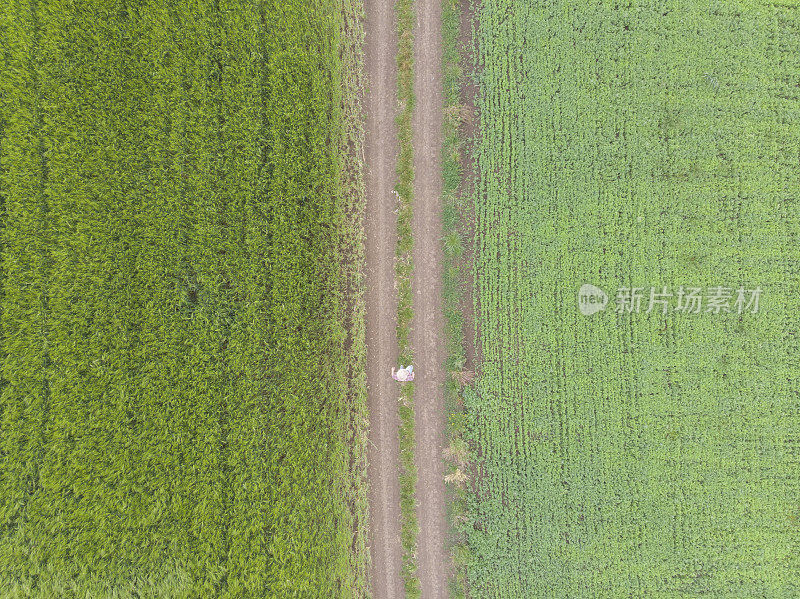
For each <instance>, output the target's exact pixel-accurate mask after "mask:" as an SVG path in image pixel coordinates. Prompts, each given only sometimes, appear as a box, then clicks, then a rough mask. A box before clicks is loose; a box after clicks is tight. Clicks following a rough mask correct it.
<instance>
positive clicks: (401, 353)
mask: <svg viewBox="0 0 800 599" xmlns="http://www.w3.org/2000/svg"><path fill="white" fill-rule="evenodd" d="M395 10H396V12H397V34H398V48H397V88H398V90H397V92H398V93H397V95H398V101H399V103H400V114H399V115H398V117H397V135H398V139H399V141H400V156H399V158H398V162H397V185H396V186H395V191H396V193H397V197H398V202H399V206H398V211H397V251H396V256H395V279H396V281H397V289H398V307H397V342H398V357H399V359H400V364H402V365H406V364H411V363H413V361H414V353H413V350H412V348H411V343H410V341H409V335H410V332H411V321H412V320H413V318H414V307H413V304H414V298H413V294H412V291H411V275H412V272H413V270H414V263H413V259H412V250H413V244H414V239H413V234H412V231H411V220H412V216H413V205H414V147H413V143H412V134H411V117H412V115H413V114H414V0H397V3H396V4H395ZM399 412H400V536H401V539H400V541H401V544H402V547H403V567H402V572H401V575H402V577H403V584H404V585H405V591H406V597H409V598H413V597H419V596H420V592H421V591H420V585H419V578H418V577H417V537H418V535H419V520H418V518H417V497H416V486H417V466H416V464H414V449H415V447H416V434H415V430H414V383H404V384H402V385H401V386H400V407H399Z"/></svg>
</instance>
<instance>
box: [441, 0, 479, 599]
mask: <svg viewBox="0 0 800 599" xmlns="http://www.w3.org/2000/svg"><path fill="white" fill-rule="evenodd" d="M460 28H461V7H460V4H459V0H447V1H446V2H444V4H443V5H442V37H443V39H442V41H443V65H442V68H443V73H444V98H445V106H444V114H445V120H444V123H443V137H444V145H443V148H442V152H443V154H442V171H443V175H444V176H443V183H444V185H443V190H442V195H443V199H442V206H443V213H442V233H443V244H442V246H443V249H444V262H443V265H442V266H443V268H442V272H443V277H444V280H443V282H442V283H443V284H442V296H443V300H444V310H445V314H444V315H445V323H446V325H445V334H446V342H447V359H446V361H445V370H446V371H447V381H446V382H445V388H444V401H445V406H446V409H447V413H448V422H447V431H446V432H447V441H448V445H447V448H446V449H445V459H446V462H447V470H448V471H447V475H446V476H445V482H446V484H447V487H448V503H449V505H448V518H449V524H450V528H451V531H458V532H456V533H455V534H453V535H452V538H451V539H449V542H450V551H451V554H452V556H453V565H454V567H455V576H454V577H453V578H452V579H451V583H450V586H451V588H450V596H451V597H452V598H454V599H457V598H460V597H464V596H465V595H466V576H467V571H466V565H467V562H466V554H467V553H466V552H467V550H468V548H467V543H466V540H467V539H466V535H465V534H464V533H463V531H459V528H460V524H461V523H463V522H465V518H466V513H467V508H468V504H467V502H468V498H469V486H468V485H469V483H470V470H471V466H470V458H469V448H468V446H467V443H466V440H465V435H466V433H467V430H466V418H465V414H464V409H463V408H464V402H463V398H462V390H463V388H464V386H466V385H469V384H470V383H471V382H472V378H473V376H474V373H473V372H471V371H469V370H468V369H467V356H466V350H465V347H464V317H463V314H462V311H461V303H462V302H463V301H464V297H463V296H464V294H463V292H462V287H463V285H464V282H465V274H466V272H467V268H468V264H467V263H465V260H466V256H465V253H464V240H465V238H467V237H468V231H467V230H466V227H465V222H466V220H467V219H468V218H469V214H468V206H467V205H466V204H467V202H468V201H469V200H470V198H469V197H468V196H467V195H466V191H465V189H463V188H462V160H463V153H464V151H465V142H464V140H462V139H461V131H460V127H461V126H462V125H463V124H464V122H465V121H466V120H467V119H469V118H470V114H469V107H468V106H466V105H464V104H462V103H461V88H462V85H463V84H464V70H463V67H462V63H463V62H464V60H465V58H464V57H462V56H461V53H460V49H459V46H458V35H459V30H460ZM466 241H467V242H469V240H468V239H467V240H466Z"/></svg>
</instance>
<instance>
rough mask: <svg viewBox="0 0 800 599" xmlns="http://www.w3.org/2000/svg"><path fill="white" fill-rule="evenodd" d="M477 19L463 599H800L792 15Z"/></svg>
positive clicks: (652, 7)
mask: <svg viewBox="0 0 800 599" xmlns="http://www.w3.org/2000/svg"><path fill="white" fill-rule="evenodd" d="M479 9H480V10H479V26H478V30H477V41H478V46H479V64H478V67H479V72H480V75H479V81H480V88H481V95H480V99H479V107H480V113H481V116H480V118H481V131H482V137H481V140H480V142H479V145H478V149H477V160H478V164H479V167H480V173H479V182H478V190H477V193H476V200H475V201H476V205H475V210H476V219H477V221H476V222H477V236H476V260H475V264H474V276H475V278H476V285H475V303H476V310H477V312H476V314H477V320H478V323H477V330H478V334H479V336H478V341H479V346H480V350H481V353H482V360H483V361H482V366H481V376H480V378H479V380H478V382H477V384H476V386H475V390H474V392H470V393H467V394H466V399H467V403H466V410H467V415H468V419H469V423H470V424H469V426H470V431H469V436H470V441H471V444H472V447H473V449H474V457H475V464H476V468H475V474H476V476H477V478H476V484H475V490H474V494H473V497H472V499H471V507H470V521H469V522H468V523H467V525H465V527H464V530H465V531H467V534H468V539H469V546H470V549H471V551H472V560H471V562H470V565H469V588H470V596H472V597H475V598H477V597H487V598H488V597H492V598H499V597H503V598H509V599H519V598H522V597H532V598H533V597H537V598H538V597H541V598H543V599H554V598H569V599H577V598H579V597H587V598H589V597H610V598H611V597H613V598H616V597H643V598H644V597H647V598H650V597H659V598H662V597H663V598H678V597H680V598H689V597H725V598H728V597H741V598H742V599H745V598H747V599H751V598H755V597H763V598H791V597H798V596H800V577H799V576H798V572H800V494H799V493H798V491H800V412H799V411H798V404H799V403H800V392H799V391H798V389H800V381H799V380H798V379H799V378H800V377H798V375H799V374H800V363H798V323H799V322H800V319H799V318H798V316H799V315H800V293H799V292H800V285H799V284H800V243H798V242H799V241H800V239H798V233H799V232H800V204H798V192H799V191H800V181H799V180H798V163H799V161H800V87H798V81H800V53H798V52H797V49H798V47H800V13H798V10H799V9H800V3H798V2H743V1H725V2H722V1H716V0H711V1H703V2H675V1H650V2H635V1H632V0H628V1H623V2H606V1H602V2H601V1H593V2H578V1H572V2H571V1H553V2H546V3H542V2H530V1H529V0H483V2H481V3H479ZM583 284H593V285H596V286H598V287H599V288H601V289H603V290H605V292H606V293H608V295H609V296H610V304H609V306H608V307H607V308H606V310H605V311H601V312H598V313H596V314H594V315H592V316H585V315H583V314H581V313H580V312H579V310H578V289H579V288H580V287H581V286H582V285H583ZM681 285H683V286H685V287H687V288H688V287H698V288H702V289H703V291H704V292H705V293H704V295H705V294H706V293H707V290H708V288H710V287H716V286H724V287H729V288H732V289H733V290H734V291H733V294H734V297H733V300H732V301H731V306H733V302H734V301H735V299H736V291H737V290H738V289H739V287H740V286H744V287H745V288H746V289H748V290H749V289H754V288H756V287H760V288H761V289H762V290H763V294H762V297H761V303H760V309H759V310H758V312H756V313H753V312H752V310H750V311H745V312H744V313H742V314H739V313H738V310H737V309H736V308H733V310H732V311H731V312H730V313H725V312H724V311H723V312H721V313H719V314H717V313H714V312H713V311H712V312H707V311H706V305H703V307H702V309H701V312H700V313H697V314H695V313H686V312H680V311H677V310H675V309H674V307H675V306H676V302H677V299H676V298H673V303H672V304H671V305H670V306H669V309H668V312H667V314H663V313H662V308H661V307H660V305H657V307H656V309H655V310H653V311H652V312H650V313H647V312H646V309H647V307H648V303H647V302H648V301H649V289H650V287H651V286H652V287H656V288H658V290H661V288H662V287H663V286H667V287H669V288H670V290H671V292H672V293H677V291H678V289H679V288H680V286H681ZM626 286H627V287H644V288H645V289H646V290H645V300H646V301H643V302H642V308H641V311H640V312H636V311H633V312H626V313H623V314H618V313H617V312H616V310H615V308H616V305H617V302H616V297H615V296H616V294H617V290H618V289H619V288H620V287H626Z"/></svg>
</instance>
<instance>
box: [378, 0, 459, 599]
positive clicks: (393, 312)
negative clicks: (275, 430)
mask: <svg viewBox="0 0 800 599" xmlns="http://www.w3.org/2000/svg"><path fill="white" fill-rule="evenodd" d="M440 2H441V0H417V1H416V8H415V10H416V16H417V21H416V26H415V28H414V35H415V42H414V43H415V49H414V60H415V78H414V92H415V94H416V102H417V103H416V108H415V111H414V116H413V122H412V129H413V143H414V156H415V157H414V169H415V181H414V218H413V222H412V228H413V235H414V252H413V259H414V275H413V276H414V279H413V294H414V320H413V323H412V331H411V344H412V348H413V352H414V356H415V359H414V372H415V374H416V377H415V381H414V386H415V390H414V403H415V407H416V434H417V446H416V464H417V468H418V476H419V479H418V484H417V500H418V516H419V525H420V534H419V545H418V552H417V555H418V575H419V578H420V583H421V587H422V597H423V598H424V599H428V598H431V599H434V598H435V599H439V598H444V597H447V595H448V589H447V579H448V575H449V570H450V568H449V560H448V554H447V552H446V549H445V534H446V530H447V523H446V512H445V488H444V478H443V477H444V466H443V464H442V447H443V442H444V426H445V409H444V400H443V390H444V380H445V373H444V368H443V362H444V355H445V354H444V351H445V350H444V347H445V344H444V318H443V309H442V293H441V291H442V289H441V280H442V277H441V275H442V250H441V236H442V234H441V216H440V214H441V190H442V173H441V159H440V154H441V147H442V118H443V114H442V110H443V92H442V75H441V67H442V47H441V4H440ZM365 10H366V23H365V28H366V47H365V63H366V70H367V79H368V82H369V84H368V85H369V89H368V93H367V95H366V102H365V108H366V144H365V158H366V191H367V209H366V222H365V226H366V238H367V245H366V258H367V272H366V282H367V293H366V303H367V330H366V333H367V388H368V399H369V410H370V447H369V472H368V476H369V483H370V492H369V503H370V552H371V555H372V566H371V571H370V580H371V586H372V593H373V597H374V599H400V598H401V597H403V596H404V590H403V582H402V578H401V576H400V569H401V565H402V548H401V545H400V484H399V417H398V413H397V410H398V402H397V400H398V391H397V387H396V385H397V383H396V382H395V381H394V380H392V379H391V377H390V376H389V374H390V372H391V368H392V366H396V365H397V337H396V334H395V327H396V324H397V292H396V290H395V287H394V252H395V247H396V243H397V216H396V214H395V213H394V209H395V208H396V199H395V197H394V195H393V193H392V190H393V188H394V184H395V167H396V163H397V155H398V151H399V145H398V140H397V131H396V128H395V122H394V121H395V117H396V115H397V107H398V103H397V68H396V57H397V20H396V15H395V10H394V0H365Z"/></svg>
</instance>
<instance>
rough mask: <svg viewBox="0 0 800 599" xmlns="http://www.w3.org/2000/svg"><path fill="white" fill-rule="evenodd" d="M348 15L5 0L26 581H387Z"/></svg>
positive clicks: (1, 441) (188, 584) (240, 592)
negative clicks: (364, 473) (355, 210)
mask: <svg viewBox="0 0 800 599" xmlns="http://www.w3.org/2000/svg"><path fill="white" fill-rule="evenodd" d="M347 10H350V11H352V10H354V9H353V7H352V6H348V8H347ZM342 11H343V8H342V5H341V4H340V3H338V2H336V1H334V0H302V1H301V0H291V1H288V2H276V1H274V0H263V1H261V2H253V3H250V2H241V1H239V0H218V1H215V2H213V3H210V2H209V3H206V2H194V1H179V2H177V3H175V2H171V3H166V4H161V3H150V2H146V3H127V2H125V1H124V0H122V1H120V2H116V3H106V2H98V1H96V0H89V1H85V2H78V3H73V2H64V1H61V0H57V1H52V2H43V1H40V0H33V2H17V1H16V0H3V3H2V7H0V15H2V17H0V19H2V22H1V23H0V34H2V36H3V37H2V48H3V53H4V54H3V73H2V77H0V94H1V95H0V101H2V123H3V138H2V183H1V184H2V195H3V198H4V202H5V210H6V216H5V219H4V223H3V224H4V228H3V232H2V243H3V245H2V266H3V275H4V279H3V288H4V292H5V294H4V296H3V299H2V331H3V347H2V351H3V364H2V377H3V379H4V383H5V386H4V388H3V392H2V399H1V400H0V410H1V411H2V412H1V420H0V435H1V437H0V452H1V453H0V459H1V460H2V464H0V563H2V564H3V566H2V567H1V568H0V595H2V596H3V597H16V596H19V597H23V596H37V597H87V596H91V597H112V596H113V597H159V598H165V597H197V596H204V597H212V596H213V597H234V596H237V597H239V596H266V597H281V598H283V597H295V596H296V597H310V596H319V597H326V598H327V597H333V596H351V595H363V594H364V593H365V592H366V591H365V588H364V584H365V583H364V580H363V576H364V571H365V570H364V563H365V560H366V553H365V548H364V535H363V526H364V519H363V511H364V499H363V489H362V488H361V487H360V486H359V485H358V484H354V482H353V481H354V480H360V478H359V475H358V473H356V474H355V477H356V478H355V479H354V478H352V477H351V470H352V469H355V468H358V467H360V466H363V456H362V454H363V446H362V443H363V435H362V434H360V432H363V416H364V415H363V400H364V398H363V393H361V392H360V391H358V387H357V386H354V385H352V384H351V381H352V379H354V378H356V379H358V380H362V381H363V376H362V369H363V364H362V363H361V362H356V363H355V366H353V362H352V360H351V358H353V357H355V358H357V359H359V360H360V359H362V358H363V351H362V350H363V328H362V325H361V323H360V320H359V319H360V318H361V317H362V316H361V313H360V312H359V307H358V306H359V302H360V295H359V291H358V289H359V284H360V283H359V282H358V279H357V277H355V276H354V275H353V274H352V273H353V271H355V270H358V268H359V266H360V265H359V264H358V263H357V261H358V260H359V254H358V248H359V247H360V246H359V241H358V240H359V239H360V237H359V236H360V229H359V228H358V227H357V226H355V224H354V220H353V218H352V214H350V213H349V212H348V211H347V209H348V206H350V207H351V208H352V204H350V205H348V203H347V202H350V201H351V200H349V199H347V198H345V197H344V195H345V193H344V191H345V190H344V188H343V181H342V179H343V178H342V170H343V167H344V162H345V161H344V160H343V157H342V156H341V152H340V148H342V147H347V144H346V143H344V142H343V139H342V135H343V130H344V129H343V127H344V122H345V120H346V119H347V118H348V117H347V116H346V115H343V114H342V109H341V105H342V104H347V102H345V100H347V99H346V98H343V94H345V93H351V92H352V90H350V92H346V91H345V92H343V91H342V89H345V90H347V89H348V88H347V86H346V85H344V86H343V83H342V82H343V80H344V79H345V78H346V77H347V76H348V74H347V73H345V72H343V70H342V69H343V67H342V63H341V59H340V55H339V51H340V48H341V46H342V44H343V43H345V42H343V40H342V36H341V32H340V30H341V28H342V21H341V17H342ZM350 166H351V167H352V166H353V165H352V164H351V165H350ZM348 185H349V184H348ZM355 185H356V187H357V182H356V184H355ZM351 191H352V190H351ZM344 265H347V266H344ZM348 269H349V270H348ZM345 322H348V323H349V328H345V327H344V325H343V323H345ZM354 389H355V391H354ZM354 554H355V555H354Z"/></svg>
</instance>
